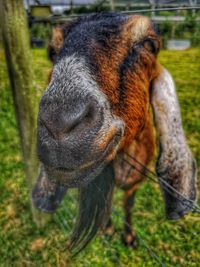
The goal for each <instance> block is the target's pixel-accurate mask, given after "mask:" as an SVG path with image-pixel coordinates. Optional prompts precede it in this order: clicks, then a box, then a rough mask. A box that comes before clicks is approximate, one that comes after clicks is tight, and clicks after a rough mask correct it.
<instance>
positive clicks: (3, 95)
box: [0, 49, 200, 267]
mask: <svg viewBox="0 0 200 267" xmlns="http://www.w3.org/2000/svg"><path fill="white" fill-rule="evenodd" d="M32 53H33V59H34V64H33V68H34V71H35V77H36V81H37V83H36V84H37V88H36V90H38V91H39V92H42V90H43V89H44V88H45V86H46V81H47V73H48V70H49V68H50V63H49V62H48V61H47V59H46V52H45V51H44V50H33V51H32ZM160 62H161V63H163V64H164V65H165V66H166V67H167V68H168V69H169V70H170V71H171V73H172V74H173V76H174V79H175V81H176V84H177V91H178V96H179V101H180V106H181V112H182V117H183V124H184V129H185V132H186V136H187V139H188V142H189V145H190V147H191V149H192V151H193V153H194V155H195V157H196V159H197V162H198V166H200V49H191V50H187V51H180V52H172V51H170V52H169V51H162V52H161V53H160ZM198 188H199V189H200V184H199V185H198ZM121 206H122V192H121V191H119V190H117V191H116V194H115V199H114V207H115V209H117V212H118V213H119V215H116V214H113V220H114V224H115V227H116V234H115V235H114V236H113V237H112V238H110V239H106V238H105V237H104V236H101V235H99V236H98V237H97V238H96V239H95V240H94V241H93V242H92V243H91V244H90V245H89V246H88V248H87V249H86V250H85V251H84V252H83V253H81V254H80V255H79V256H78V257H77V258H76V259H75V260H70V259H69V255H68V253H67V252H66V251H62V250H63V248H64V245H65V243H66V239H67V236H68V235H69V233H70V230H71V229H72V226H73V222H74V218H75V209H76V192H71V193H70V195H69V196H67V197H66V199H65V201H64V203H63V204H62V206H61V208H60V209H59V211H58V212H57V214H56V215H55V216H54V217H53V218H52V221H51V222H50V223H49V224H48V225H47V226H46V227H45V229H42V230H40V229H37V227H36V226H35V225H34V223H33V221H32V218H31V211H30V206H29V199H28V192H27V187H26V183H25V178H24V173H23V163H22V160H21V155H20V147H19V139H18V135H17V129H16V121H15V116H14V110H13V104H12V97H11V93H10V88H9V83H8V78H7V72H6V64H5V58H4V56H3V51H2V50H0V267H12V266H13V267H15V266H16V267H18V266H19V267H23V266H27V267H29V266H30V267H43V266H44V267H54V266H56V267H64V266H78V267H79V266H84V267H85V266H92V267H101V266H102V267H104V266H106V267H107V266H116V267H118V266H130V267H132V266H133V267H143V266H145V267H148V266H159V264H158V263H157V262H156V261H155V259H154V258H152V257H151V256H150V254H149V253H148V251H147V249H146V248H145V245H144V243H143V242H145V244H146V246H147V247H149V248H151V249H152V250H153V251H154V252H155V253H156V255H157V256H158V257H159V258H160V260H161V261H162V262H164V263H165V264H166V266H187V267H188V266H189V267H195V266H196V267H197V266H200V217H198V216H197V214H189V215H187V216H186V218H184V219H182V220H180V221H175V222H173V221H167V220H166V219H165V214H164V205H163V201H162V198H161V194H160V190H159V188H158V186H157V185H156V184H153V183H152V182H149V181H147V182H146V183H145V184H144V185H142V187H141V188H140V190H139V191H138V193H137V198H136V204H135V207H134V212H133V219H134V227H135V229H136V231H137V233H138V236H139V242H138V248H137V249H135V250H132V249H127V248H125V247H124V246H123V245H122V244H121V242H120V235H121V232H122V227H123V222H122V217H123V211H122V209H121Z"/></svg>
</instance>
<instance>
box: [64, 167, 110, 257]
mask: <svg viewBox="0 0 200 267" xmlns="http://www.w3.org/2000/svg"><path fill="white" fill-rule="evenodd" d="M113 189H114V170H113V166H112V164H111V163H110V164H109V165H108V166H106V167H105V168H104V170H103V171H102V172H101V174H100V175H98V176H97V177H96V178H95V179H94V180H93V181H91V182H90V183H88V184H87V185H86V186H84V187H82V188H80V189H79V211H78V218H77V222H76V225H75V228H74V230H73V233H72V235H71V237H70V240H69V243H68V246H67V247H68V249H69V250H70V252H72V255H73V256H75V255H77V254H78V253H79V252H80V251H81V250H83V249H84V248H85V247H86V246H87V244H88V243H89V242H90V241H91V240H92V238H93V237H94V236H95V234H96V233H97V231H98V229H99V228H102V229H103V228H104V227H105V226H106V223H107V221H108V219H109V216H110V212H111V203H112V193H113Z"/></svg>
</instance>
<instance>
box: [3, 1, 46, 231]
mask: <svg viewBox="0 0 200 267" xmlns="http://www.w3.org/2000/svg"><path fill="white" fill-rule="evenodd" d="M0 23H1V27H2V36H3V45H4V50H5V55H6V61H7V68H8V73H9V79H10V84H11V90H12V96H13V101H14V106H15V114H16V119H17V125H18V129H19V135H20V141H21V148H22V155H23V159H24V163H25V174H26V179H27V184H28V188H29V191H30V190H31V188H32V185H33V182H34V180H35V178H36V176H37V175H38V160H37V157H36V144H35V143H36V142H35V141H36V117H37V109H38V94H37V91H36V90H35V86H34V79H33V69H32V63H31V53H30V46H29V42H30V41H29V33H28V26H27V19H26V14H25V10H24V7H23V1H22V0H6V1H5V0H0ZM31 207H32V211H33V218H34V221H35V222H36V223H37V225H38V226H42V225H44V223H45V222H46V220H47V216H46V215H44V214H43V213H41V212H39V211H37V210H36V209H35V208H34V207H33V205H32V203H31Z"/></svg>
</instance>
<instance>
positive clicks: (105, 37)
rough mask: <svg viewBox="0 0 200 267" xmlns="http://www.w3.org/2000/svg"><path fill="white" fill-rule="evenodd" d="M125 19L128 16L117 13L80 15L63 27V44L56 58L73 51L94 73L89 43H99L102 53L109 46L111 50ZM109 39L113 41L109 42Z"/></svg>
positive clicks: (94, 63)
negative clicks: (84, 60)
mask: <svg viewBox="0 0 200 267" xmlns="http://www.w3.org/2000/svg"><path fill="white" fill-rule="evenodd" d="M127 19H128V16H126V15H121V14H119V13H100V14H93V15H88V16H84V17H80V18H78V19H77V20H75V21H74V22H72V23H71V24H68V25H66V28H65V27H64V45H63V48H62V49H61V51H60V55H59V57H58V60H60V59H62V58H63V57H66V56H70V55H72V54H74V53H75V54H76V55H77V56H81V57H84V58H85V59H86V61H87V62H88V63H89V65H90V67H91V70H92V71H93V73H96V71H97V66H96V65H97V64H96V62H95V59H94V53H93V52H94V51H91V43H92V42H95V43H97V44H99V45H100V47H101V50H102V52H103V53H107V52H109V50H110V49H108V47H109V46H111V48H112V50H113V49H114V46H115V40H116V42H117V37H118V36H119V33H120V29H121V26H122V24H123V23H125V22H126V21H127ZM115 37H116V38H115ZM111 39H112V40H113V42H111V43H110V42H109V41H110V40H111ZM108 56H109V55H108Z"/></svg>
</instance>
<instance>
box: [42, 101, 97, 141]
mask: <svg viewBox="0 0 200 267" xmlns="http://www.w3.org/2000/svg"><path fill="white" fill-rule="evenodd" d="M92 113H93V112H92V107H89V106H82V107H80V106H79V107H76V108H74V109H73V111H69V110H65V109H62V110H60V109H58V110H57V111H55V110H54V112H50V113H48V114H46V115H45V114H41V118H40V119H41V122H42V124H43V126H45V128H46V129H47V130H48V132H49V133H50V134H51V135H52V136H53V137H54V138H55V139H63V138H65V137H66V136H67V135H69V134H70V133H71V132H72V131H75V128H76V127H78V126H79V125H80V124H82V122H83V121H84V120H86V119H87V120H89V119H90V118H91V116H92Z"/></svg>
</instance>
